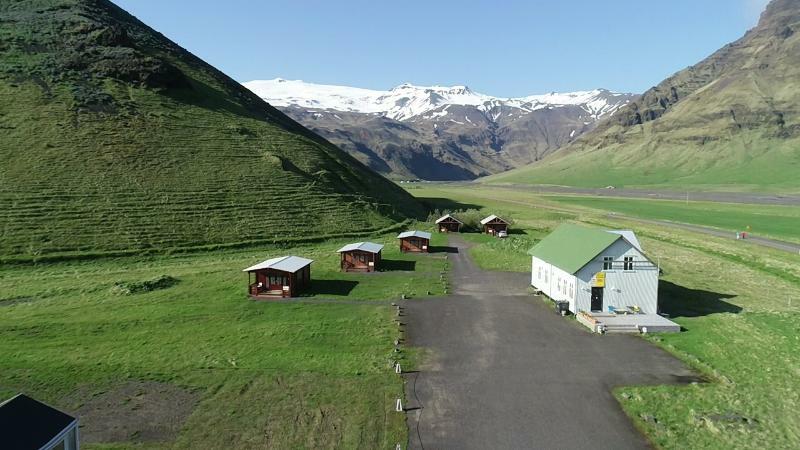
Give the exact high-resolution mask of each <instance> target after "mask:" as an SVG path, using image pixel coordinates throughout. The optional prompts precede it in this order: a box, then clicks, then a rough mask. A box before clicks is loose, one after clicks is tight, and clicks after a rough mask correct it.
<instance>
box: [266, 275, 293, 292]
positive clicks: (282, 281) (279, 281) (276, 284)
mask: <svg viewBox="0 0 800 450" xmlns="http://www.w3.org/2000/svg"><path fill="white" fill-rule="evenodd" d="M288 285H289V280H287V279H286V277H284V276H282V275H270V276H269V277H267V286H268V287H269V290H270V291H282V290H283V287H284V286H288Z"/></svg>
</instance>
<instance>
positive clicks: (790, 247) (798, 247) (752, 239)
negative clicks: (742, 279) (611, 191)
mask: <svg viewBox="0 0 800 450" xmlns="http://www.w3.org/2000/svg"><path fill="white" fill-rule="evenodd" d="M608 217H612V218H624V219H625V220H633V221H636V222H642V223H649V224H652V225H664V226H668V227H672V228H681V229H684V230H689V231H694V232H695V233H702V234H707V235H710V236H717V237H723V238H728V239H731V240H734V239H736V233H733V232H730V231H725V230H720V229H717V228H711V227H704V226H700V225H691V224H688V223H680V222H671V221H669V220H656V219H641V218H638V217H633V216H627V215H624V214H609V215H608ZM742 242H743V243H751V244H756V245H761V246H764V247H770V248H774V249H778V250H783V251H787V252H790V253H794V254H800V244H795V243H793V242H786V241H779V240H777V239H770V238H765V237H761V236H755V235H753V234H752V233H748V235H747V239H745V240H743V241H742Z"/></svg>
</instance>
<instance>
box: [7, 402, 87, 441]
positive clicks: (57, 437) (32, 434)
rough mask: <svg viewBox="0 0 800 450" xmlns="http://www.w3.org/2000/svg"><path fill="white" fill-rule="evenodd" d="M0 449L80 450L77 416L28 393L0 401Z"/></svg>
mask: <svg viewBox="0 0 800 450" xmlns="http://www.w3.org/2000/svg"><path fill="white" fill-rule="evenodd" d="M0 448H7V449H41V450H50V449H63V450H77V449H78V419H76V418H75V417H72V416H70V415H69V414H66V413H63V412H61V411H59V410H57V409H55V408H53V407H51V406H48V405H46V404H44V403H42V402H40V401H37V400H34V399H32V398H30V397H28V396H27V395H24V394H19V395H17V396H15V397H12V398H10V399H9V400H6V401H5V402H3V403H0Z"/></svg>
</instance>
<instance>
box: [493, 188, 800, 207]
mask: <svg viewBox="0 0 800 450" xmlns="http://www.w3.org/2000/svg"><path fill="white" fill-rule="evenodd" d="M490 186H495V187H501V188H508V189H513V190H525V191H532V192H540V193H549V194H579V195H595V196H599V197H621V198H643V199H647V198H650V199H659V200H686V199H687V195H688V199H689V200H691V201H705V202H720V203H748V204H755V205H789V206H800V196H797V195H781V194H760V193H751V192H686V191H662V190H657V189H593V188H575V187H567V186H536V185H529V184H498V185H490Z"/></svg>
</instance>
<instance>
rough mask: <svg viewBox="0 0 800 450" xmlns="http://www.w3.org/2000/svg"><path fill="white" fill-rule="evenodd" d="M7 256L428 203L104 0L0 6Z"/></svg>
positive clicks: (99, 248)
mask: <svg viewBox="0 0 800 450" xmlns="http://www.w3.org/2000/svg"><path fill="white" fill-rule="evenodd" d="M0 98H2V99H3V101H1V102H0V129H2V132H0V259H4V260H14V259H18V260H29V259H37V258H48V257H49V258H53V257H57V256H59V255H64V256H69V255H98V254H126V253H141V252H147V251H154V250H155V251H163V250H164V249H171V248H187V247H200V246H210V245H237V244H248V243H254V242H276V241H278V242H280V241H286V240H303V239H306V238H310V237H315V236H317V237H318V236H321V235H325V236H336V235H343V234H347V233H351V234H352V233H363V232H370V231H375V230H380V229H384V228H387V227H390V226H392V225H393V224H395V223H396V222H397V221H402V220H405V219H406V218H407V217H409V216H416V217H419V216H420V215H421V214H423V211H422V209H421V208H420V206H419V205H418V204H417V203H416V202H415V201H414V200H413V199H412V198H411V197H410V196H409V195H407V194H406V193H405V192H404V191H402V190H401V189H399V188H398V187H397V186H395V185H394V184H392V183H390V182H388V181H387V180H385V179H384V178H382V177H380V176H378V175H376V174H374V173H372V172H371V171H369V170H368V169H367V168H366V167H364V166H363V165H362V164H361V163H359V162H357V161H356V160H355V159H353V158H351V157H350V156H348V155H346V154H345V153H344V152H342V151H341V150H339V149H338V148H336V147H334V146H333V145H331V144H330V143H328V142H327V141H325V140H323V139H321V138H320V137H318V136H316V135H315V134H313V133H311V132H310V131H308V130H306V129H305V128H303V127H302V126H300V125H298V124H297V123H295V122H294V121H292V120H291V119H289V118H288V117H286V116H285V115H283V114H282V113H280V112H278V111H277V110H276V109H274V108H272V107H271V106H269V105H268V104H266V103H265V102H263V101H262V100H261V99H259V98H258V97H256V96H255V95H254V94H252V93H251V92H250V91H248V90H246V89H244V88H243V87H242V86H241V85H239V84H238V83H236V82H235V81H233V80H231V79H230V78H228V77H227V76H225V75H224V74H222V73H221V72H219V71H217V70H216V69H214V68H213V67H211V66H209V65H208V64H206V63H205V62H203V61H201V60H200V59H198V58H196V57H195V56H193V55H192V54H190V53H188V52H187V51H186V50H184V49H182V48H180V47H179V46H177V45H176V44H174V43H172V42H170V41H169V40H167V39H166V38H165V37H164V36H162V35H161V34H159V33H157V32H155V31H154V30H152V29H150V28H149V27H147V26H146V25H144V24H142V23H141V22H139V21H138V20H136V19H135V18H134V17H132V16H130V15H129V14H127V13H126V12H125V11H123V10H121V9H119V8H118V7H116V6H114V5H113V4H111V3H110V2H108V1H105V0H22V1H15V2H4V3H2V4H0Z"/></svg>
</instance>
